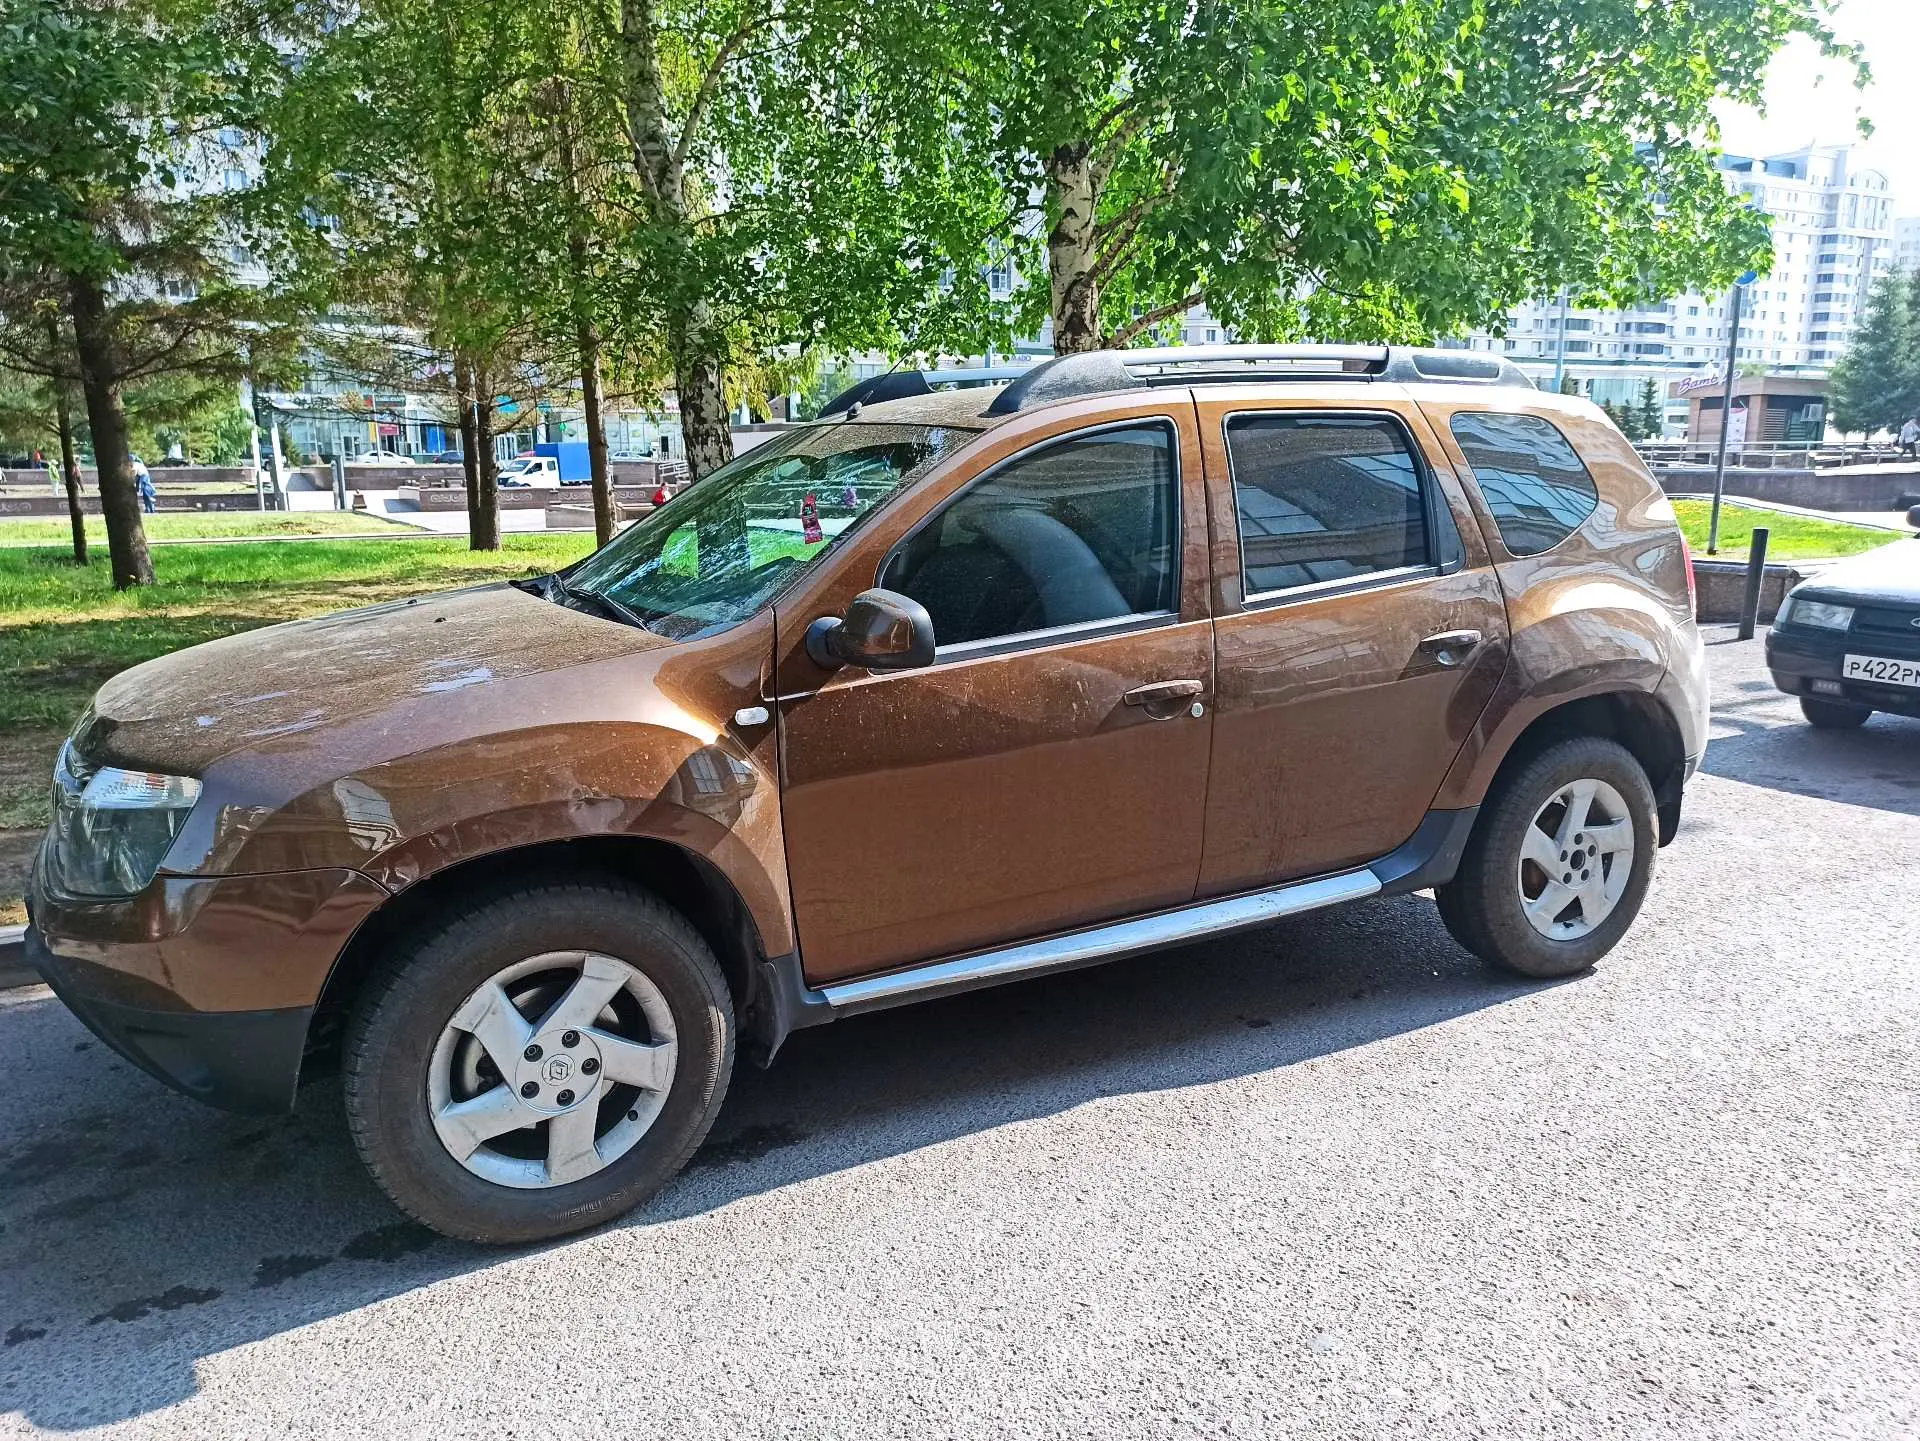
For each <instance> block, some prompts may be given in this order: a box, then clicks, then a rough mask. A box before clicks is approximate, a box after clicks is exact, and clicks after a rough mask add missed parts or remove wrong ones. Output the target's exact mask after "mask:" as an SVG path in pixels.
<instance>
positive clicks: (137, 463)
mask: <svg viewBox="0 0 1920 1441" xmlns="http://www.w3.org/2000/svg"><path fill="white" fill-rule="evenodd" d="M132 460H133V484H134V488H135V489H136V490H138V491H139V492H140V509H142V510H144V511H145V512H146V513H147V514H148V515H152V514H153V513H154V511H155V510H157V509H158V508H159V507H158V506H156V505H155V503H154V502H155V501H156V500H157V499H158V498H159V495H158V492H156V491H155V490H154V488H153V476H152V475H151V474H149V473H148V471H147V463H146V462H145V461H144V460H142V459H141V458H140V457H139V456H137V455H136V456H133V457H132Z"/></svg>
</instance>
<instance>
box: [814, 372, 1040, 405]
mask: <svg viewBox="0 0 1920 1441" xmlns="http://www.w3.org/2000/svg"><path fill="white" fill-rule="evenodd" d="M1041 363H1042V364H1044V363H1045V362H1041ZM1031 369H1033V366H1031V365H975V366H957V367H953V368H951V369H947V370H889V371H888V372H887V373H886V374H884V375H870V376H868V377H867V378H866V379H865V380H861V381H856V382H855V383H854V384H852V385H850V386H848V387H847V388H846V389H845V390H843V391H841V392H840V393H839V394H838V395H836V396H834V398H833V399H832V400H829V401H828V402H827V403H826V404H825V405H823V406H821V407H820V415H819V417H818V418H820V419H825V418H826V417H827V416H829V415H841V414H844V413H845V412H847V411H849V410H852V409H853V407H854V406H856V405H879V404H880V403H881V402H882V401H887V400H902V399H904V398H906V397H907V396H909V395H931V394H933V391H934V387H936V386H949V385H950V386H957V387H960V388H965V387H967V386H974V385H998V384H1000V383H1002V382H1003V381H1009V380H1018V379H1019V378H1020V377H1021V376H1023V375H1025V374H1026V373H1027V372H1028V371H1029V370H1031Z"/></svg>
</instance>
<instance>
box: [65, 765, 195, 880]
mask: <svg viewBox="0 0 1920 1441" xmlns="http://www.w3.org/2000/svg"><path fill="white" fill-rule="evenodd" d="M199 798H200V782H199V781H197V780H194V779H192V778H191V777H190V776H168V775H158V774H155V773H154V772H152V771H127V770H121V769H119V768H118V767H116V766H101V767H99V768H98V769H95V770H89V769H87V768H86V767H85V766H84V765H82V764H81V762H80V761H79V758H78V757H77V756H75V755H74V752H73V743H72V742H71V741H69V742H67V744H66V745H64V746H62V747H61V748H60V758H59V760H57V761H56V762H54V767H53V824H52V825H51V826H50V827H49V828H48V831H47V848H46V852H45V860H46V876H47V883H48V884H49V885H50V886H52V887H53V889H54V890H56V891H58V892H59V893H60V894H62V895H68V896H101V897H108V896H131V895H135V894H137V893H138V892H140V891H143V890H145V889H146V888H147V886H148V885H149V884H151V883H152V881H153V876H154V872H156V871H158V870H159V869H160V862H161V861H163V860H164V859H166V854H167V849H168V847H170V846H171V845H172V844H173V839H174V837H175V836H177V835H179V834H180V828H181V827H182V826H183V825H185V824H186V821H187V812H189V811H191V810H192V809H193V803H194V802H195V801H197V800H198V799H199Z"/></svg>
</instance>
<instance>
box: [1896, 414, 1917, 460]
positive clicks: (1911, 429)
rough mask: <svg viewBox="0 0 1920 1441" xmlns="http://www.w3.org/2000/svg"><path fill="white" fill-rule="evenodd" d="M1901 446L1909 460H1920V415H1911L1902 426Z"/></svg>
mask: <svg viewBox="0 0 1920 1441" xmlns="http://www.w3.org/2000/svg"><path fill="white" fill-rule="evenodd" d="M1900 448H1901V449H1902V450H1904V451H1905V452H1906V453H1907V458H1908V459H1909V460H1920V416H1912V415H1909V416H1908V417H1907V423H1906V424H1905V425H1903V426H1901V427H1900Z"/></svg>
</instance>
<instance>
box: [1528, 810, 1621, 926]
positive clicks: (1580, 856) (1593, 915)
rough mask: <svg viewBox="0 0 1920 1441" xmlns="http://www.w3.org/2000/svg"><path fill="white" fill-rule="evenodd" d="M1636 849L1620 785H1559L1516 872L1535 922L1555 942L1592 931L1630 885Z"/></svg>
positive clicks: (1535, 822)
mask: <svg viewBox="0 0 1920 1441" xmlns="http://www.w3.org/2000/svg"><path fill="white" fill-rule="evenodd" d="M1633 848H1634V840H1633V817H1632V815H1631V814H1630V813H1629V812H1628V810H1627V803H1626V801H1625V800H1624V799H1623V798H1622V797H1621V795H1620V792H1619V791H1617V790H1615V789H1614V788H1613V787H1612V786H1610V785H1608V784H1607V783H1606V782H1605V781H1603V780H1592V779H1589V780H1578V781H1573V782H1571V783H1569V784H1567V785H1564V786H1561V787H1559V788H1558V789H1556V790H1555V791H1554V793H1553V794H1552V795H1551V796H1549V797H1548V798H1547V800H1546V802H1545V803H1544V804H1543V805H1541V807H1540V808H1539V810H1537V811H1535V812H1534V815H1533V819H1532V821H1531V822H1529V823H1528V825H1527V832H1526V836H1525V838H1524V839H1523V840H1522V841H1521V845H1520V862H1519V865H1518V867H1517V875H1516V877H1515V879H1516V882H1517V884H1518V885H1519V888H1520V905H1521V908H1522V909H1523V910H1524V911H1525V912H1526V916H1527V921H1528V922H1529V924H1531V925H1532V926H1533V928H1534V929H1535V930H1536V931H1538V932H1539V933H1540V934H1541V935H1543V936H1546V937H1547V938H1548V939H1549V940H1555V941H1574V940H1579V939H1580V938H1581V937H1582V936H1586V935H1589V934H1591V933H1592V931H1593V930H1594V929H1595V928H1596V927H1598V926H1599V925H1601V924H1602V923H1603V922H1604V921H1605V920H1606V919H1607V917H1608V916H1610V915H1612V914H1613V910H1614V907H1615V906H1617V905H1618V904H1619V903H1620V897H1621V895H1622V894H1623V893H1624V892H1625V891H1626V888H1627V881H1628V879H1629V878H1630V877H1631V876H1632V874H1633Z"/></svg>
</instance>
